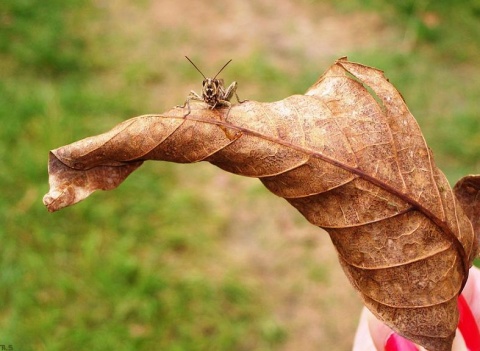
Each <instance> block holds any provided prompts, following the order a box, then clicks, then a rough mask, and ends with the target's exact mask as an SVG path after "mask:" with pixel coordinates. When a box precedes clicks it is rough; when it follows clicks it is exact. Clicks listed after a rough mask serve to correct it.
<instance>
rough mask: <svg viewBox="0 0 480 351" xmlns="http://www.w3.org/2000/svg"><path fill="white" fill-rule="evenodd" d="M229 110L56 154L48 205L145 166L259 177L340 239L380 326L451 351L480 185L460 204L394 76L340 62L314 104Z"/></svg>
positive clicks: (142, 127)
mask: <svg viewBox="0 0 480 351" xmlns="http://www.w3.org/2000/svg"><path fill="white" fill-rule="evenodd" d="M226 111H227V110H226V109H215V110H210V109H208V108H206V105H205V104H203V103H192V112H191V114H190V115H188V116H187V117H186V118H183V115H184V113H185V112H184V110H182V109H180V108H175V109H172V110H170V111H168V112H166V113H164V114H161V115H145V116H140V117H137V118H133V119H130V120H128V121H125V122H124V123H121V124H119V125H118V126H116V127H115V128H114V129H112V130H111V131H109V132H107V133H105V134H101V135H98V136H94V137H90V138H87V139H84V140H80V141H78V142H76V143H73V144H70V145H67V146H65V147H61V148H59V149H56V150H53V151H51V153H50V160H49V174H50V187H51V189H50V192H49V193H48V194H47V195H45V197H44V203H45V205H46V206H47V208H48V210H49V211H56V210H59V209H61V208H63V207H65V206H69V205H72V204H74V203H76V202H78V201H81V200H83V199H84V198H86V197H87V196H88V195H89V194H90V193H92V192H93V191H95V190H97V189H102V190H107V189H113V188H115V187H116V186H118V185H119V184H120V183H121V182H122V181H123V180H124V179H125V178H126V177H127V176H128V175H129V174H130V173H131V172H132V171H134V170H135V169H136V168H137V167H139V166H140V165H141V164H142V162H143V161H144V160H163V161H171V162H179V163H192V162H199V161H208V162H210V163H212V164H214V165H216V166H218V167H220V168H222V169H224V170H226V171H228V172H232V173H236V174H240V175H244V176H248V177H258V178H259V179H260V180H261V181H262V183H263V184H264V185H265V186H266V187H267V188H268V189H269V190H270V191H271V192H273V193H274V194H276V195H278V196H281V197H284V198H285V199H286V200H287V201H288V202H289V203H290V204H291V205H293V206H294V207H295V208H297V209H298V210H299V211H300V212H301V213H302V214H303V215H304V216H305V217H306V218H307V219H308V220H309V221H310V222H311V223H312V224H314V225H316V226H319V227H322V228H324V229H326V230H327V231H328V233H329V234H330V236H331V238H332V241H333V243H334V245H335V247H336V249H337V251H338V256H339V260H340V263H341V265H342V267H343V269H344V271H345V273H346V274H347V276H348V277H349V278H350V280H351V282H352V284H353V286H354V287H355V288H356V289H357V290H358V291H359V292H360V294H361V295H362V297H363V299H364V301H365V304H366V305H367V307H368V308H369V309H370V310H371V311H372V312H373V313H374V314H375V315H376V316H377V317H378V318H380V319H381V320H383V321H384V322H385V323H386V324H388V325H389V326H391V327H392V328H393V329H395V330H396V331H398V332H399V333H400V334H402V335H404V336H406V337H407V338H409V339H411V340H413V341H415V342H416V343H418V344H421V345H423V346H424V347H426V348H427V349H429V350H440V351H443V350H450V349H451V343H452V340H453V337H454V333H455V328H456V326H457V321H458V312H457V296H458V295H459V293H460V292H461V290H462V288H463V285H464V284H465V281H466V279H467V276H468V268H469V267H470V265H471V262H472V260H473V258H474V256H475V255H476V254H477V250H478V242H477V240H476V239H475V233H474V229H475V232H477V231H478V227H479V225H480V223H479V220H478V219H477V217H476V216H475V215H474V213H478V207H479V206H480V205H479V203H478V202H477V201H476V199H477V197H478V196H477V195H478V192H479V191H480V190H479V189H480V181H478V180H477V179H478V178H475V176H471V177H473V178H468V179H466V180H464V181H463V182H462V183H460V182H459V185H457V187H456V190H455V195H456V197H455V196H454V192H453V191H452V190H451V188H450V186H449V184H448V182H447V180H446V178H445V176H444V175H443V173H442V172H441V171H440V170H439V169H438V168H437V167H436V166H435V164H434V162H433V157H432V154H431V152H430V150H429V149H428V147H427V145H426V143H425V140H424V138H423V136H422V133H421V131H420V128H419V126H418V124H417V123H416V121H415V119H414V118H413V116H412V115H411V114H410V112H409V110H408V108H407V106H406V105H405V103H404V101H403V99H402V97H401V95H400V94H399V93H398V91H397V90H396V89H395V88H394V87H393V86H392V85H391V84H390V83H389V82H388V81H387V80H386V79H385V77H384V75H383V72H381V71H378V70H376V69H373V68H370V67H366V66H362V65H360V64H356V63H352V62H348V61H347V60H346V59H340V60H338V61H337V62H336V63H335V64H334V65H333V66H332V67H331V68H330V69H329V70H328V71H327V72H326V73H325V74H324V75H323V76H322V77H320V79H319V80H318V81H317V82H316V83H315V84H314V85H313V86H312V87H311V88H310V89H309V90H308V91H307V93H306V94H305V95H294V96H290V97H288V98H286V99H284V100H282V101H278V102H273V103H261V102H255V101H247V102H244V103H242V104H239V105H235V106H234V107H233V108H232V109H231V111H230V113H229V114H228V117H226V116H225V115H226ZM225 118H226V119H225ZM472 179H474V180H472ZM462 184H463V185H462ZM472 184H473V185H472ZM456 198H458V199H456ZM457 202H459V203H460V204H461V206H458V205H457ZM465 213H466V214H465ZM470 220H472V221H473V225H472V222H471V221H470Z"/></svg>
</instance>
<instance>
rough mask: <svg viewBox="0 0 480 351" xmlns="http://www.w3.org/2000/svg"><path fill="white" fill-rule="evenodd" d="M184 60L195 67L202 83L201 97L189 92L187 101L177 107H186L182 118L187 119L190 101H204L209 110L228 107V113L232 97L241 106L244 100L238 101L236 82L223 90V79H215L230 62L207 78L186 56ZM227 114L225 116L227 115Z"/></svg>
mask: <svg viewBox="0 0 480 351" xmlns="http://www.w3.org/2000/svg"><path fill="white" fill-rule="evenodd" d="M185 58H186V59H187V60H188V61H190V63H191V64H192V65H193V67H195V69H196V70H197V71H198V72H200V74H201V75H202V76H203V78H204V79H203V83H202V96H200V95H199V94H197V93H196V92H195V91H193V90H192V91H191V92H190V94H189V95H188V96H187V99H186V100H185V103H184V104H183V105H182V106H179V105H177V107H181V108H185V106H187V107H188V112H187V113H186V114H185V115H184V116H183V117H187V116H188V115H189V114H190V112H191V109H190V100H197V101H204V102H205V103H207V104H208V105H209V106H210V109H212V110H213V109H214V108H215V107H217V106H221V105H223V106H228V107H229V109H228V112H230V109H231V108H232V103H231V102H230V100H231V99H232V97H233V95H235V97H236V98H237V101H238V102H239V103H240V104H241V103H242V102H244V101H245V100H242V101H240V99H239V98H238V95H237V82H233V83H232V84H230V85H229V86H228V88H227V89H226V90H225V86H224V83H223V79H217V76H218V75H219V74H220V72H222V71H223V69H224V68H225V67H227V65H228V64H229V63H230V62H231V61H232V60H230V61H228V62H227V63H226V64H224V65H223V67H222V68H221V69H220V71H218V73H217V74H216V75H215V77H213V78H207V77H205V75H204V74H203V73H202V71H200V69H199V68H198V67H197V66H196V65H195V64H194V63H193V62H192V60H190V59H189V58H188V56H185ZM228 112H227V115H228Z"/></svg>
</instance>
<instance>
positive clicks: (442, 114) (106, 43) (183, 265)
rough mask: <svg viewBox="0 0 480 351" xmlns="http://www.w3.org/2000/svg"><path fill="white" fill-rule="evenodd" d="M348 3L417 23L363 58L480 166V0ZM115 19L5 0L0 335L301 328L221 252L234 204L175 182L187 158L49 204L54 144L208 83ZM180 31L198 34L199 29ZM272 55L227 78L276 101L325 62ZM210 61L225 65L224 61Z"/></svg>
mask: <svg viewBox="0 0 480 351" xmlns="http://www.w3.org/2000/svg"><path fill="white" fill-rule="evenodd" d="M332 3H333V2H332ZM335 5H336V6H338V7H339V8H338V11H378V12H381V13H382V14H383V16H385V18H386V21H387V22H388V23H390V25H392V26H395V27H396V28H400V31H404V33H405V41H404V42H403V43H400V44H398V47H397V46H395V47H391V48H389V49H388V50H385V51H384V52H378V51H356V52H351V53H349V57H350V58H351V59H353V60H355V61H360V62H363V63H365V64H368V65H372V66H376V67H379V68H381V69H382V70H384V71H385V72H386V75H387V77H389V78H390V79H391V81H392V82H393V83H394V84H395V85H396V86H397V87H398V88H399V90H400V91H401V92H402V94H403V95H404V97H405V98H406V101H407V103H408V104H409V106H410V108H411V110H412V111H413V113H414V115H415V116H416V117H417V119H418V120H419V123H420V125H421V126H422V129H423V130H424V132H425V135H426V138H427V140H428V142H429V145H430V146H431V147H432V149H433V150H434V153H435V156H436V160H437V162H438V164H439V165H440V166H441V168H442V169H443V170H444V171H445V172H446V174H447V176H448V177H449V179H450V180H451V181H452V182H453V181H455V180H456V179H457V178H459V177H460V176H462V175H464V174H465V173H473V172H477V173H478V171H479V160H480V147H479V146H480V145H479V144H480V122H479V118H478V114H479V105H478V96H480V86H479V85H478V79H477V78H478V77H479V73H480V66H479V64H478V56H479V54H480V52H479V51H480V37H479V36H478V35H477V33H479V32H480V22H479V21H478V19H479V18H478V17H479V16H480V5H479V3H478V2H474V1H472V2H464V3H462V5H459V4H458V3H457V2H453V1H435V2H434V1H430V2H427V1H420V2H414V1H408V2H403V1H394V2H388V3H387V2H382V1H374V0H371V1H369V2H357V1H353V0H352V1H347V2H342V4H341V5H340V4H337V3H336V2H335ZM301 6H310V7H315V6H316V1H310V2H305V3H302V5H301ZM108 21H109V20H108V13H107V11H106V10H104V9H103V8H102V7H101V6H98V4H96V3H94V2H89V1H86V0H75V1H68V2H65V1H60V0H49V2H48V6H46V4H45V2H41V1H38V0H4V1H2V2H1V3H0V62H1V66H2V67H1V69H0V78H1V79H0V119H1V122H2V123H1V125H2V128H0V143H1V144H0V157H1V159H2V162H3V171H2V172H1V173H0V189H1V193H2V196H1V198H0V223H1V226H0V240H1V241H0V242H1V243H2V251H1V252H2V254H1V256H0V344H11V345H13V346H14V349H15V350H66V349H68V350H85V349H92V350H112V349H115V350H152V349H157V350H171V351H176V350H273V349H276V347H277V346H278V345H281V344H282V342H283V340H285V337H286V336H285V331H284V330H283V328H282V326H281V325H279V324H278V323H277V322H276V321H275V320H274V319H273V317H272V316H271V315H270V314H269V311H268V308H267V307H266V306H267V305H266V304H265V303H264V302H265V300H267V299H268V293H265V294H264V295H262V294H261V292H259V291H257V290H255V289H254V286H253V285H251V284H250V285H249V284H248V283H246V282H245V281H244V280H241V279H240V278H239V277H240V276H241V272H236V271H228V273H225V271H222V270H220V271H218V267H217V266H216V264H217V265H218V264H220V265H221V262H223V261H222V257H221V256H218V255H219V250H220V249H219V247H218V243H217V241H216V239H218V238H219V237H221V236H222V231H223V229H224V227H225V226H226V225H227V221H228V218H224V217H222V215H221V214H216V210H215V209H210V208H208V206H206V202H205V200H204V199H203V198H202V197H201V196H199V194H196V193H192V192H189V191H186V190H182V188H181V187H178V186H176V185H177V184H178V181H177V177H176V170H177V168H175V167H174V166H172V165H169V164H157V165H155V167H153V166H149V165H145V166H144V167H143V168H142V170H141V171H139V172H136V173H135V174H133V175H132V176H130V177H129V179H127V181H126V182H125V183H124V184H122V186H121V187H120V188H119V189H117V190H115V191H114V192H113V193H110V192H107V193H101V194H94V195H93V198H91V199H90V200H88V201H86V202H83V203H81V204H79V205H76V206H74V207H72V208H71V209H68V210H67V211H61V212H59V213H55V214H48V213H47V212H46V211H45V209H44V207H43V205H42V204H41V200H40V199H41V197H42V196H43V194H44V193H45V192H46V191H47V175H46V162H47V159H46V158H47V154H48V150H49V149H53V148H56V147H58V146H60V145H64V144H66V143H70V142H72V141H74V140H78V139H80V138H83V137H85V136H88V135H91V134H95V133H100V132H102V131H105V130H107V129H109V128H110V127H112V126H113V125H114V124H115V123H117V122H119V121H120V120H121V119H125V118H127V117H130V116H134V115H138V114H142V113H147V112H149V111H148V108H150V107H153V106H160V105H161V104H162V103H163V104H165V103H166V102H167V101H170V100H167V97H168V96H172V95H171V94H172V93H171V92H170V93H169V92H165V91H162V90H160V91H158V90H155V89H153V87H155V86H158V85H166V86H170V87H174V86H175V84H173V83H172V80H173V79H180V80H181V81H182V82H186V81H191V80H192V79H197V80H198V81H200V79H199V77H198V75H197V73H196V72H195V71H194V70H192V69H191V67H189V65H188V63H187V62H186V61H185V62H181V60H178V58H177V57H176V58H172V57H168V53H167V54H164V55H166V56H165V57H163V62H164V63H165V64H164V66H162V67H158V65H157V64H156V62H157V61H155V60H153V61H152V60H147V57H148V55H149V53H148V52H145V53H143V54H138V56H135V55H134V57H133V58H132V57H128V58H123V57H122V55H124V53H125V51H122V48H124V47H125V46H124V45H125V44H128V40H129V39H128V38H121V37H120V38H118V37H116V36H117V35H118V33H116V32H114V31H111V32H109V31H108V30H107V29H105V28H107V27H108V24H109V22H108ZM159 36H160V37H161V39H159V40H161V41H162V45H165V46H166V50H165V51H167V52H168V48H169V47H170V48H173V47H174V46H175V45H177V44H178V42H177V40H176V38H177V36H175V35H174V34H173V32H169V31H165V32H164V33H160V34H159ZM179 36H180V37H183V38H185V40H187V38H188V31H185V30H179ZM105 48H106V49H105ZM198 55H199V56H200V54H198ZM270 58H271V57H270V56H269V52H268V50H265V49H257V50H254V51H253V52H252V53H251V54H250V55H249V56H248V57H247V58H246V59H245V60H244V61H239V62H238V64H236V65H232V67H231V69H230V70H229V71H226V72H225V75H226V77H227V81H229V78H231V77H236V78H235V79H237V80H242V81H248V80H249V81H250V82H254V84H252V85H256V88H253V89H252V90H251V91H253V92H255V95H254V96H255V99H258V100H272V99H273V98H274V97H281V96H286V95H289V94H292V93H301V92H303V91H304V90H305V89H307V88H308V86H309V85H310V84H312V83H313V82H314V81H315V79H316V78H317V77H318V76H319V75H320V73H321V72H322V71H323V70H324V69H326V67H318V65H317V66H315V65H314V64H313V63H311V62H308V61H307V59H306V57H303V56H302V55H298V58H297V59H298V60H300V61H301V62H300V63H299V66H300V67H301V69H299V70H298V71H297V72H296V74H292V71H289V70H286V69H284V68H279V67H277V66H275V65H274V64H272V63H271V60H270ZM302 60H303V61H302ZM179 61H180V62H179ZM195 61H196V62H197V60H195ZM199 61H200V62H199V66H200V67H208V68H207V69H206V70H208V72H210V70H211V69H212V67H211V65H210V64H209V63H208V62H207V61H203V62H202V59H201V58H200V59H199ZM213 69H216V68H215V67H213ZM172 72H173V73H172ZM230 80H231V79H230ZM242 84H244V85H246V84H249V83H242ZM149 89H150V90H151V91H150V90H149ZM160 89H161V88H160ZM152 91H153V92H152ZM162 92H164V93H165V95H162ZM153 94H158V96H154V95H153ZM168 94H170V95H168ZM173 94H179V95H177V96H176V97H179V96H180V97H181V96H182V95H181V94H183V93H182V92H176V93H173ZM239 94H240V97H243V96H242V95H241V92H239ZM251 94H253V93H251ZM243 98H244V97H243ZM155 99H156V100H155ZM192 177H195V174H194V173H193V174H192ZM147 189H148V190H147ZM172 189H175V191H172ZM96 200H98V201H96ZM217 261H219V262H220V263H218V262H217ZM306 265H307V266H308V263H306ZM309 270H310V275H311V278H312V280H314V281H317V280H323V279H326V278H325V272H324V270H323V269H322V268H319V267H310V268H309Z"/></svg>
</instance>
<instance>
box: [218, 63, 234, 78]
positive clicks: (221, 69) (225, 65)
mask: <svg viewBox="0 0 480 351" xmlns="http://www.w3.org/2000/svg"><path fill="white" fill-rule="evenodd" d="M230 62H232V59H230V60H229V61H228V62H227V63H226V64H224V65H223V67H222V68H220V71H218V73H217V74H215V77H213V79H215V78H217V76H218V75H219V74H220V72H222V71H223V69H224V68H225V67H227V65H228V64H229V63H230Z"/></svg>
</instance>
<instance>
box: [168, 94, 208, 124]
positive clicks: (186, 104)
mask: <svg viewBox="0 0 480 351" xmlns="http://www.w3.org/2000/svg"><path fill="white" fill-rule="evenodd" d="M190 100H200V101H203V99H202V97H201V96H200V95H198V94H197V93H196V92H194V91H193V90H192V91H190V94H189V95H188V96H187V99H186V100H185V102H184V103H183V105H177V106H175V107H180V108H185V107H187V108H188V111H187V113H186V114H184V115H183V117H184V118H185V117H187V116H188V115H189V114H190V112H192V110H191V108H190Z"/></svg>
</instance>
